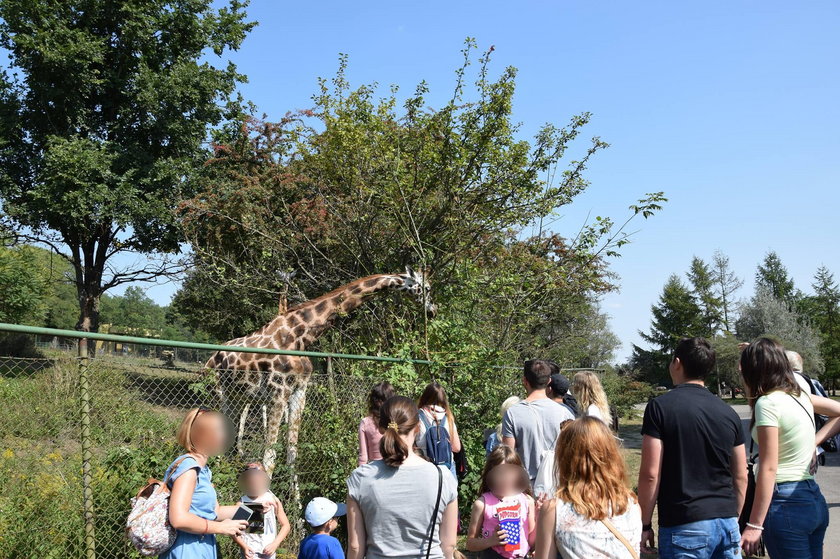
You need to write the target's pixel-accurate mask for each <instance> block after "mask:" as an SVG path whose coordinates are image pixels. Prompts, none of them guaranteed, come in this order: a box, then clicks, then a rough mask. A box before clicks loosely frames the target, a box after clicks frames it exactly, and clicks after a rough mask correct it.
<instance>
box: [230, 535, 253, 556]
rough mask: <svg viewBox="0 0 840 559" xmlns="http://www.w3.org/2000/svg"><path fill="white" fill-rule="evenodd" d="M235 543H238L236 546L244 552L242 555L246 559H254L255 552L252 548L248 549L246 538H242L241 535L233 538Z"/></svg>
mask: <svg viewBox="0 0 840 559" xmlns="http://www.w3.org/2000/svg"><path fill="white" fill-rule="evenodd" d="M233 541H235V542H236V545H238V546H239V548H240V549H241V550H242V555H243V556H244V557H245V559H254V552H253V551H252V550H251V548H249V547H248V544H247V543H245V538H243V537H242V536H240V535H239V534H237V535H235V536H233Z"/></svg>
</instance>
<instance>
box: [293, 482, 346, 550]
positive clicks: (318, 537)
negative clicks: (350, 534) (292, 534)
mask: <svg viewBox="0 0 840 559" xmlns="http://www.w3.org/2000/svg"><path fill="white" fill-rule="evenodd" d="M345 514H347V507H345V506H344V503H333V502H332V501H330V500H329V499H325V498H324V497H315V498H314V499H312V500H311V501H309V504H308V505H306V510H305V511H304V518H306V521H307V522H308V523H309V525H310V526H312V533H311V534H309V535H308V536H306V537H305V538H304V539H303V541H302V542H300V552H299V553H298V559H344V550H343V549H341V543H339V541H338V540H337V539H336V538H335V537H333V536H331V535H330V534H331V533H332V532H333V530H335V529H336V528H338V517H339V516H344V515H345Z"/></svg>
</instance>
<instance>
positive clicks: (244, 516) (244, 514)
mask: <svg viewBox="0 0 840 559" xmlns="http://www.w3.org/2000/svg"><path fill="white" fill-rule="evenodd" d="M253 514H254V511H253V509H251V508H249V507H246V506H245V505H239V508H238V509H236V512H235V513H233V519H234V520H251V516H253Z"/></svg>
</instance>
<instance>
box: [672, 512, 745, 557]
mask: <svg viewBox="0 0 840 559" xmlns="http://www.w3.org/2000/svg"><path fill="white" fill-rule="evenodd" d="M659 557H660V559H740V557H741V532H740V530H739V529H738V519H737V518H734V517H733V518H713V519H711V520H699V521H697V522H690V523H688V524H681V525H679V526H661V527H660V528H659Z"/></svg>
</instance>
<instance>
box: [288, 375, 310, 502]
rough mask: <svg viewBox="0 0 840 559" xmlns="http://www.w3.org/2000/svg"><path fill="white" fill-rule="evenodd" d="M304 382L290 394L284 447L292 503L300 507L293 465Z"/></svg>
mask: <svg viewBox="0 0 840 559" xmlns="http://www.w3.org/2000/svg"><path fill="white" fill-rule="evenodd" d="M306 386H307V384H306V382H303V383H301V384H300V385H298V387H297V388H296V389H295V391H294V392H292V396H291V397H290V398H289V406H288V408H289V433H288V445H287V447H286V466H288V468H289V471H290V472H291V473H292V498H293V499H294V502H295V503H296V504H297V505H298V507H300V506H301V501H300V484H299V482H298V473H297V468H296V467H295V463H296V462H297V456H298V448H297V445H298V438H299V436H300V426H301V421H302V420H303V409H304V406H305V404H306Z"/></svg>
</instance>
